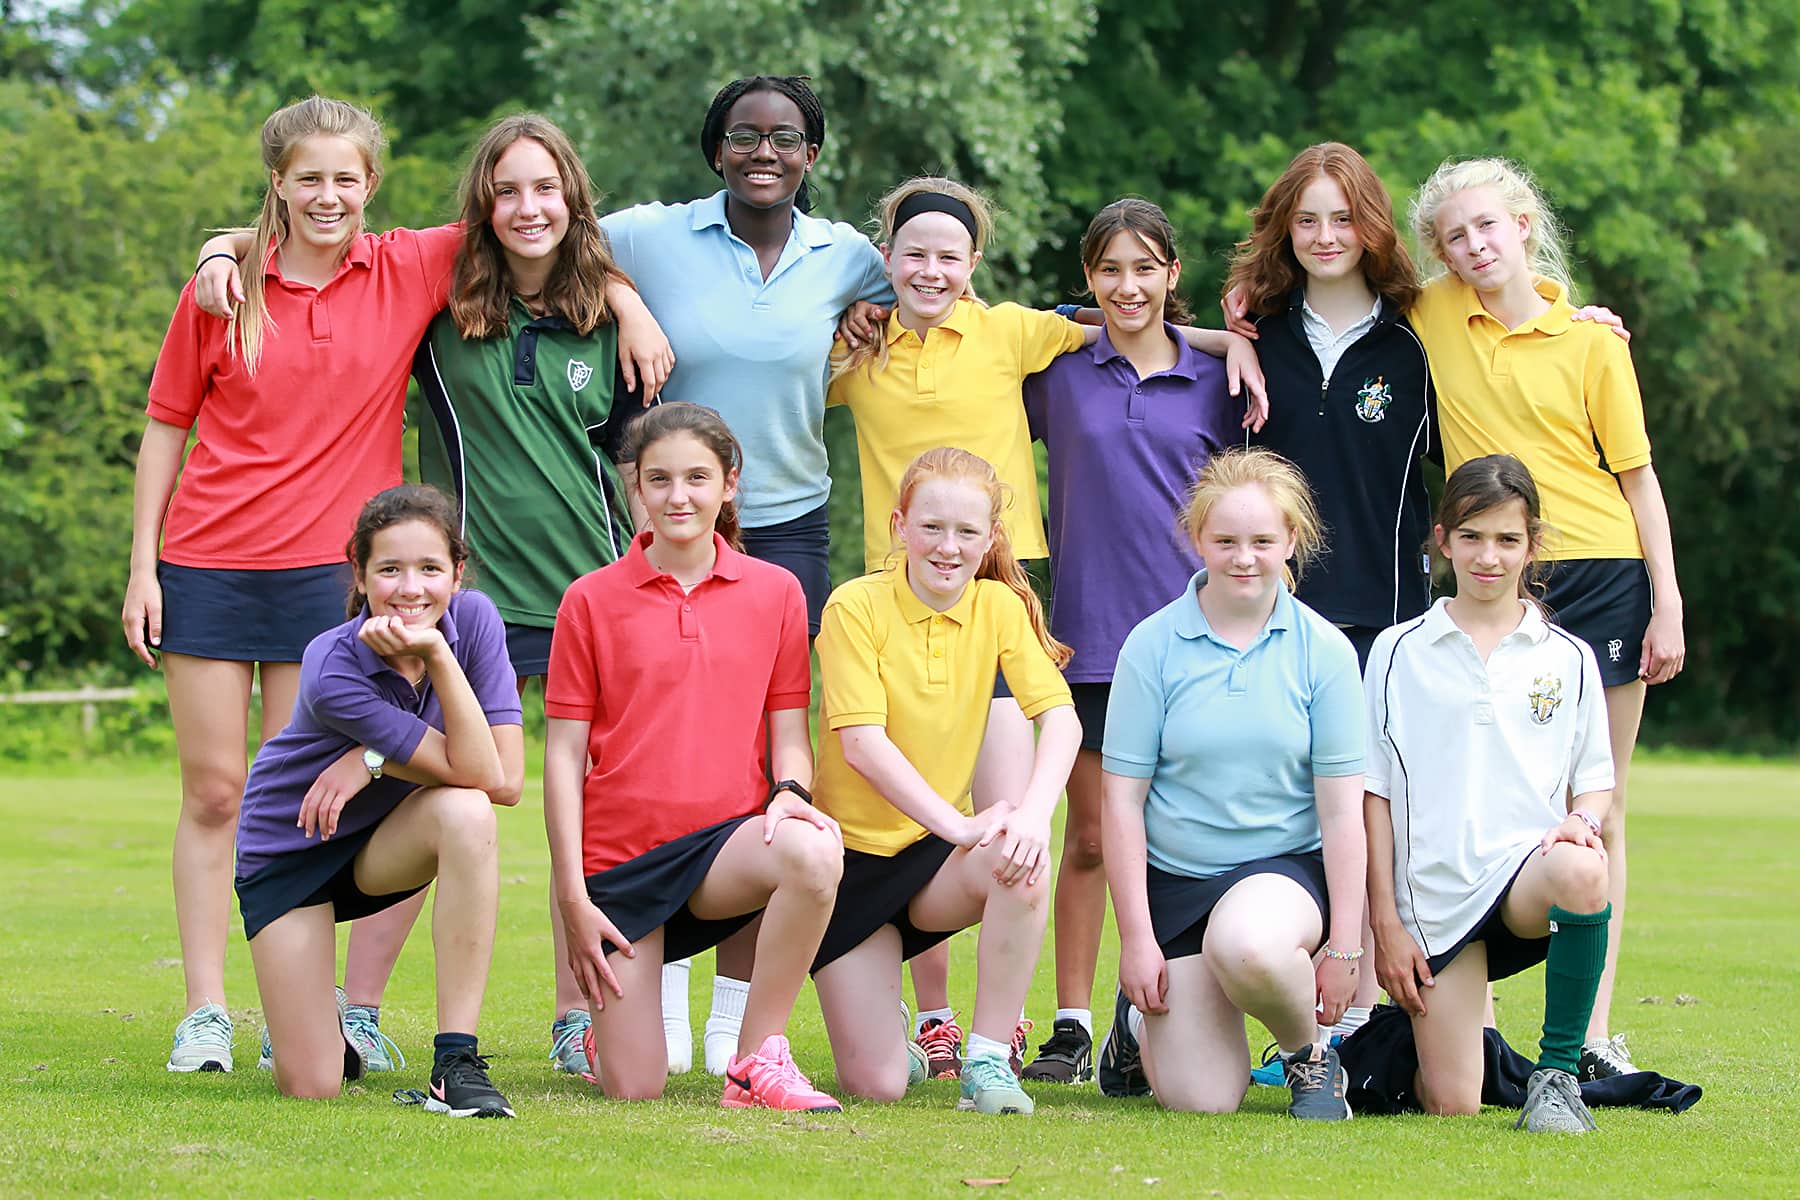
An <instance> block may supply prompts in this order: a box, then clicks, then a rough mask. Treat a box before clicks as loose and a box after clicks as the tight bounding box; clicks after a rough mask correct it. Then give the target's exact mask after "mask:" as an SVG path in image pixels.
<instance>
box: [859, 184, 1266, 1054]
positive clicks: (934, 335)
mask: <svg viewBox="0 0 1800 1200" xmlns="http://www.w3.org/2000/svg"><path fill="white" fill-rule="evenodd" d="M878 212H879V215H880V226H881V228H880V236H879V238H878V240H879V241H880V243H881V253H882V257H883V259H884V260H885V261H886V263H887V270H888V276H889V278H890V280H891V281H892V283H893V286H894V295H895V306H894V310H893V313H892V314H891V316H889V317H888V319H887V320H886V322H885V323H884V324H882V325H881V326H879V327H877V328H875V329H874V330H873V332H874V333H875V336H874V337H873V338H870V339H868V340H864V341H862V342H861V343H860V344H859V345H858V346H857V347H856V348H855V349H852V350H849V351H848V352H846V353H845V354H842V355H839V356H838V357H837V358H836V360H835V362H834V366H833V371H832V382H831V387H830V390H829V393H828V395H827V399H826V403H827V404H828V405H846V406H848V407H849V409H850V411H851V412H852V413H853V414H854V415H855V418H856V442H857V457H858V461H859V463H860V465H861V468H862V489H863V560H864V565H865V567H866V569H867V570H869V571H878V570H880V569H881V568H882V566H883V565H884V564H886V563H887V562H889V561H890V560H891V559H892V558H893V556H894V551H895V550H896V549H897V546H896V544H895V543H894V542H893V541H892V539H891V538H890V536H889V516H890V514H891V513H892V512H893V510H894V505H895V497H896V495H897V494H898V492H899V484H900V478H901V473H902V471H904V470H905V469H906V468H907V464H908V463H910V462H912V461H913V460H914V458H915V457H916V456H918V455H919V454H920V453H922V452H924V451H926V450H928V449H930V448H932V447H936V446H954V447H957V448H959V449H962V450H966V451H968V452H969V453H971V454H974V455H976V456H978V457H980V458H982V459H985V460H986V461H987V462H989V463H991V464H992V465H993V468H994V470H995V471H996V472H997V474H998V476H999V478H1000V480H1001V481H1002V482H1003V483H1004V484H1005V485H1006V487H1007V488H1008V489H1009V490H1010V493H1011V498H1012V503H1011V505H1010V506H1009V507H1008V508H1007V509H1006V510H1005V511H1004V512H1003V513H1002V515H1001V520H1002V522H1003V524H1004V526H1005V528H1006V532H1007V535H1008V538H1009V540H1010V542H1011V545H1012V548H1013V551H1014V552H1015V553H1016V554H1017V555H1018V557H1020V558H1023V559H1044V558H1047V557H1049V553H1050V551H1049V547H1048V543H1047V541H1046V539H1045V536H1044V521H1043V515H1042V506H1041V504H1040V503H1039V500H1038V486H1037V464H1036V460H1035V459H1034V458H1033V456H1032V452H1031V431H1030V427H1029V425H1028V423H1027V421H1026V417H1025V404H1024V399H1023V395H1022V392H1021V389H1022V387H1023V385H1024V381H1025V377H1026V376H1027V375H1031V374H1034V373H1036V372H1038V371H1041V370H1043V369H1044V368H1045V367H1047V366H1049V365H1050V363H1051V362H1052V361H1054V360H1055V359H1056V357H1057V356H1058V355H1061V354H1065V353H1067V352H1069V351H1071V350H1078V349H1080V348H1081V347H1082V346H1084V345H1091V344H1093V343H1094V342H1095V341H1096V340H1098V338H1099V336H1100V329H1099V325H1098V321H1096V323H1095V324H1093V325H1079V324H1076V323H1075V322H1074V321H1071V320H1069V319H1068V318H1066V317H1064V316H1062V315H1059V314H1058V313H1051V312H1042V311H1038V310H1036V309H1030V308H1025V307H1023V306H1021V305H1018V304H1011V303H1003V304H996V305H993V306H991V307H990V306H989V305H987V304H985V303H983V302H982V301H981V300H980V298H979V297H978V296H977V295H976V294H975V288H974V284H973V282H972V276H973V274H974V271H975V268H976V266H977V265H979V264H980V262H981V256H982V248H983V247H984V246H985V245H986V244H987V242H988V239H989V238H990V237H991V235H992V233H993V214H992V212H991V210H990V209H989V206H988V204H987V202H986V200H984V199H983V198H982V196H981V195H980V194H979V193H977V192H976V191H974V190H973V189H972V188H969V187H966V186H965V185H963V184H961V183H958V182H957V181H955V180H953V179H945V178H941V177H937V176H921V177H919V178H915V179H909V180H907V181H906V182H905V183H902V184H901V185H900V186H898V187H896V188H894V189H893V190H892V191H890V192H889V193H888V194H887V195H886V196H884V197H883V198H882V200H881V203H880V205H879V206H878ZM1184 332H1185V334H1186V335H1187V338H1188V340H1189V342H1190V343H1191V344H1192V345H1193V346H1194V347H1195V349H1198V350H1201V351H1203V352H1205V353H1208V354H1212V355H1215V356H1218V357H1223V358H1226V359H1227V374H1228V377H1229V380H1230V387H1231V390H1232V391H1233V393H1234V394H1235V393H1236V392H1237V390H1238V388H1239V376H1240V374H1241V375H1242V377H1243V382H1245V383H1247V384H1248V385H1249V386H1250V388H1251V390H1252V392H1253V393H1255V394H1256V395H1257V396H1259V397H1260V394H1261V387H1262V381H1261V375H1260V372H1258V371H1257V369H1256V366H1255V353H1254V352H1253V351H1251V350H1250V349H1249V343H1248V342H1246V341H1244V340H1243V339H1242V338H1238V337H1236V336H1235V335H1231V334H1227V333H1224V332H1222V331H1219V330H1200V329H1187V330H1184ZM1266 413H1267V405H1266V403H1261V402H1259V404H1258V405H1257V406H1255V407H1254V408H1253V410H1252V412H1251V413H1250V414H1248V415H1247V416H1246V418H1245V420H1246V423H1250V422H1251V421H1252V420H1253V419H1254V422H1255V423H1256V424H1257V425H1260V424H1261V420H1262V417H1263V416H1265V415H1266ZM1031 760H1032V739H1031V729H1030V726H1029V724H1028V723H1027V722H1026V720H1025V717H1024V715H1023V714H1022V713H1021V712H1020V709H1019V705H1018V704H1017V703H1015V702H1014V699H1013V698H1012V697H1011V696H1009V695H1008V694H1007V691H1006V687H1005V681H1004V680H997V681H996V687H995V691H994V696H993V702H992V705H991V706H990V710H989V717H988V721H987V736H986V741H985V742H984V744H983V747H982V752H981V758H980V763H979V766H978V767H977V773H976V779H975V803H976V806H977V807H978V808H981V809H985V808H987V806H988V805H989V804H990V803H995V802H1002V803H1004V802H1008V801H1013V800H1016V798H1017V796H1018V793H1019V788H1020V787H1021V785H1022V783H1023V781H1024V780H1025V779H1026V777H1027V776H1028V775H1029V773H1030V768H1031ZM913 985H914V992H915V997H916V999H917V1000H918V1007H919V1012H918V1015H917V1020H918V1026H919V1032H920V1034H921V1039H922V1041H923V1043H924V1044H925V1045H926V1046H927V1047H928V1049H929V1051H930V1053H931V1056H932V1060H933V1073H934V1074H954V1073H955V1071H956V1070H957V1059H956V1053H955V1050H956V1044H957V1042H958V1041H959V1040H960V1030H958V1029H957V1027H956V1026H955V1024H954V1022H953V1020H952V1014H951V1011H950V1007H949V1004H950V1001H949V955H948V953H947V952H946V951H942V950H940V951H936V952H933V953H931V954H927V955H925V956H923V957H921V959H920V960H919V961H918V962H916V963H915V964H914V966H913ZM1028 1030H1029V1024H1028V1023H1027V1022H1024V1021H1023V1020H1021V1022H1020V1024H1019V1027H1018V1030H1017V1033H1016V1040H1017V1041H1018V1049H1019V1051H1020V1052H1021V1053H1022V1052H1023V1049H1024V1037H1025V1034H1026V1032H1027V1031H1028Z"/></svg>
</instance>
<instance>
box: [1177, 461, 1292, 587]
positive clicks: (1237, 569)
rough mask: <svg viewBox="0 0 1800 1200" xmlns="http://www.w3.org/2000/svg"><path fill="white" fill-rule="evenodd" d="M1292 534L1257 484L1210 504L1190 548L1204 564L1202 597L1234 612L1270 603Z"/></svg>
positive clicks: (1290, 549) (1237, 489) (1269, 497)
mask: <svg viewBox="0 0 1800 1200" xmlns="http://www.w3.org/2000/svg"><path fill="white" fill-rule="evenodd" d="M1294 542H1295V535H1294V530H1293V528H1292V527H1291V526H1289V524H1288V522H1287V518H1286V517H1285V516H1284V515H1283V514H1282V511H1281V508H1280V506H1279V505H1277V504H1276V503H1275V500H1274V498H1273V497H1271V496H1270V495H1269V493H1268V491H1267V490H1266V489H1265V488H1263V487H1262V486H1261V485H1260V484H1246V485H1244V486H1243V487H1237V488H1233V489H1232V490H1231V491H1229V492H1226V493H1225V494H1224V495H1223V496H1220V497H1219V499H1218V500H1217V501H1215V502H1214V504H1213V506H1212V509H1211V511H1209V512H1208V513H1207V514H1206V520H1205V521H1204V522H1203V523H1202V524H1201V526H1200V536H1199V537H1198V538H1197V539H1195V542H1194V548H1195V550H1197V551H1198V552H1199V554H1200V558H1201V560H1202V561H1203V562H1205V564H1206V591H1207V593H1208V594H1209V595H1210V596H1214V597H1217V598H1219V599H1220V600H1223V601H1225V602H1226V603H1228V604H1230V605H1232V606H1233V607H1234V608H1239V609H1243V610H1249V609H1253V608H1255V607H1257V606H1258V605H1261V604H1268V603H1273V598H1274V595H1275V590H1276V589H1277V588H1279V587H1280V586H1281V583H1282V574H1283V572H1284V570H1285V569H1286V566H1287V561H1288V559H1290V558H1292V557H1293V555H1294Z"/></svg>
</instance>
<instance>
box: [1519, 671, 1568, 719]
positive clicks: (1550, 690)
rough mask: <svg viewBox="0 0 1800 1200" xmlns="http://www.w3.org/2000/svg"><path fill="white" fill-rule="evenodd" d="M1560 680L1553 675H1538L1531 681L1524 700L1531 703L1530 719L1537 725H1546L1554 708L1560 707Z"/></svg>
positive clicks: (1554, 711) (1552, 714)
mask: <svg viewBox="0 0 1800 1200" xmlns="http://www.w3.org/2000/svg"><path fill="white" fill-rule="evenodd" d="M1562 699H1563V694H1562V680H1560V679H1558V678H1557V677H1556V676H1554V675H1539V676H1538V677H1537V678H1536V679H1534V680H1532V681H1531V692H1530V694H1529V695H1528V696H1526V701H1527V702H1528V703H1529V704H1530V705H1531V719H1532V720H1533V721H1536V722H1537V723H1538V724H1539V725H1548V724H1549V723H1550V718H1551V717H1554V716H1555V715H1556V710H1557V709H1558V708H1560V707H1562Z"/></svg>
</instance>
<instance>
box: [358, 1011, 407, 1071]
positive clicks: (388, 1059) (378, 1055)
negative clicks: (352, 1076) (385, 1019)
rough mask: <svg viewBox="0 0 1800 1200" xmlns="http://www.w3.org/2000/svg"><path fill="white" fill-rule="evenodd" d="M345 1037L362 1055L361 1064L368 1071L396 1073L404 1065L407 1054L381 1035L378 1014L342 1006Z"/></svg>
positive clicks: (384, 1035)
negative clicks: (364, 1065) (362, 1063)
mask: <svg viewBox="0 0 1800 1200" xmlns="http://www.w3.org/2000/svg"><path fill="white" fill-rule="evenodd" d="M344 1036H345V1037H347V1038H349V1039H350V1041H351V1042H353V1043H354V1044H355V1045H356V1047H357V1049H359V1050H361V1051H362V1052H363V1062H364V1063H365V1064H366V1066H367V1068H368V1069H369V1070H371V1071H398V1070H400V1069H402V1068H403V1067H405V1066H406V1055H404V1054H402V1053H400V1047H398V1046H396V1045H395V1044H394V1039H393V1038H391V1037H389V1036H388V1035H387V1034H385V1033H383V1032H381V1015H380V1014H379V1013H377V1012H376V1011H375V1010H374V1009H372V1008H368V1007H365V1006H364V1005H361V1004H347V1005H345V1006H344Z"/></svg>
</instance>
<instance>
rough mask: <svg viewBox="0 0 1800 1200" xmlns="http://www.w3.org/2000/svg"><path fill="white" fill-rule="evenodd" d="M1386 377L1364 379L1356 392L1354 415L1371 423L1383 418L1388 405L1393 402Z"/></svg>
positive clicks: (1392, 395) (1378, 376)
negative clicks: (1360, 387)
mask: <svg viewBox="0 0 1800 1200" xmlns="http://www.w3.org/2000/svg"><path fill="white" fill-rule="evenodd" d="M1386 379H1387V377H1386V376H1384V375H1377V376H1376V377H1375V378H1374V379H1365V380H1363V385H1362V389H1361V390H1360V391H1358V392H1357V393H1356V415H1357V416H1359V417H1361V418H1362V419H1363V420H1365V421H1367V422H1368V423H1369V424H1371V425H1373V424H1374V423H1375V422H1377V421H1379V420H1382V419H1383V418H1385V417H1386V416H1387V410H1388V405H1389V404H1392V403H1393V402H1394V393H1393V391H1392V389H1390V388H1389V387H1388V385H1387V382H1386Z"/></svg>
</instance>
